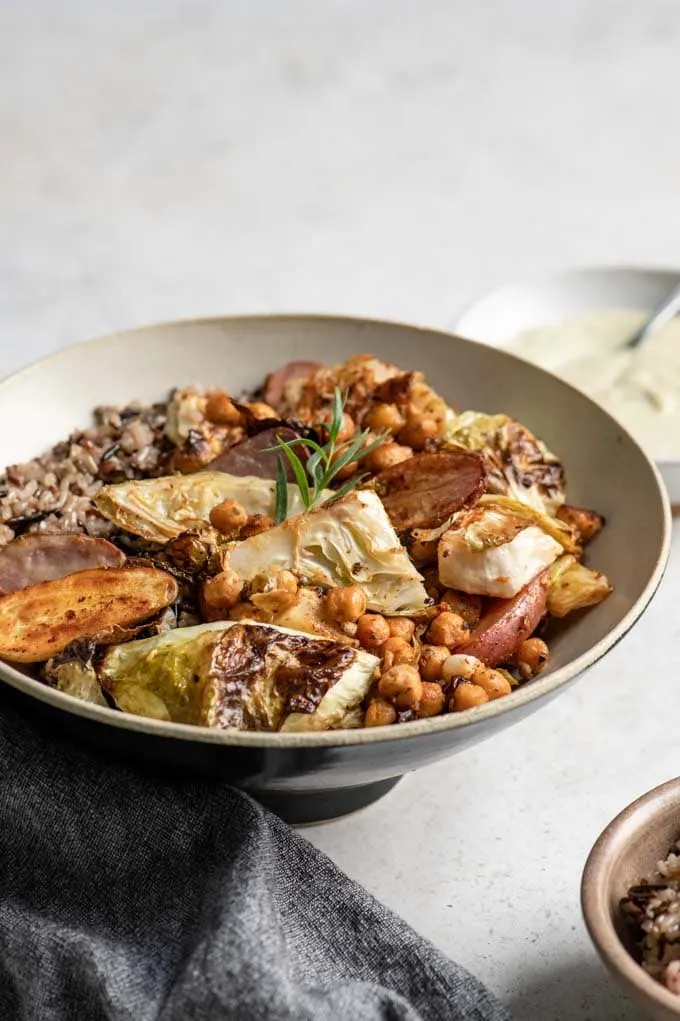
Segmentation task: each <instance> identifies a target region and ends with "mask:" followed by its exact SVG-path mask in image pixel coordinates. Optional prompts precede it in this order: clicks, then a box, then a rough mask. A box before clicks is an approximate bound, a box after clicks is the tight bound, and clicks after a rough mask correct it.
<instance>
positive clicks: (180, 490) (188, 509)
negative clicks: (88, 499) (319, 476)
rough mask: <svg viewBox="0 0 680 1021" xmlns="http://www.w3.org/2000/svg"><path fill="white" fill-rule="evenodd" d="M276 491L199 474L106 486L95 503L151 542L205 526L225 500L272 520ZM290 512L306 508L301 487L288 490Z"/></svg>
mask: <svg viewBox="0 0 680 1021" xmlns="http://www.w3.org/2000/svg"><path fill="white" fill-rule="evenodd" d="M275 490H276V483H275V482H274V481H273V480H271V479H260V478H256V477H255V476H253V475H242V476H237V475H229V474H227V473H226V472H219V471H217V472H196V473H195V474H193V475H167V476H164V477H163V478H159V479H142V480H141V481H134V482H121V483H120V484H119V485H114V486H105V487H104V488H103V489H101V490H100V491H99V493H98V494H97V496H96V497H95V503H96V504H97V508H98V509H99V511H100V512H101V513H102V514H103V515H104V516H105V517H107V518H108V519H109V520H110V521H113V522H114V524H116V525H118V526H119V527H120V528H124V529H125V530H126V531H128V532H134V534H135V535H140V536H142V538H144V539H148V540H149V541H151V542H167V541H168V540H169V539H174V538H176V537H177V536H178V535H180V534H181V533H182V532H185V531H187V530H188V529H191V528H192V527H195V526H196V525H201V524H205V522H207V521H208V520H209V518H210V511H211V510H212V509H213V507H215V506H217V504H218V503H221V502H222V501H223V500H238V502H239V503H240V504H241V505H242V506H243V507H244V509H245V510H246V512H247V513H248V514H267V515H270V516H273V514H274V506H275ZM327 495H328V496H330V495H331V494H330V493H329V494H327ZM326 498H327V496H326ZM288 508H289V511H288V512H289V514H299V513H300V512H301V511H302V510H303V506H302V501H301V499H300V493H299V490H298V488H297V486H293V485H289V486H288Z"/></svg>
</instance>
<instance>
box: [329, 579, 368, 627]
mask: <svg viewBox="0 0 680 1021" xmlns="http://www.w3.org/2000/svg"><path fill="white" fill-rule="evenodd" d="M325 602H326V613H327V614H328V616H329V617H330V618H331V620H336V621H337V622H338V624H344V623H345V622H347V621H352V622H354V621H357V620H359V617H361V616H362V614H364V613H366V595H365V593H364V591H363V589H361V588H360V587H359V586H358V585H345V586H343V587H342V588H332V589H331V590H330V591H329V592H328V593H327V594H326V601H325Z"/></svg>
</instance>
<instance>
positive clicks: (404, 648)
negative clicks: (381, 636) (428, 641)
mask: <svg viewBox="0 0 680 1021" xmlns="http://www.w3.org/2000/svg"><path fill="white" fill-rule="evenodd" d="M380 656H381V659H382V661H383V663H384V664H385V666H386V667H387V668H389V667H392V666H395V665H396V664H398V663H413V662H414V660H415V658H416V650H415V649H414V648H413V646H412V645H409V643H408V642H406V641H404V639H403V638H388V639H387V641H386V642H383V644H382V645H381V646H380Z"/></svg>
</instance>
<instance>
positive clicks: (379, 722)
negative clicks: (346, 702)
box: [364, 698, 397, 727]
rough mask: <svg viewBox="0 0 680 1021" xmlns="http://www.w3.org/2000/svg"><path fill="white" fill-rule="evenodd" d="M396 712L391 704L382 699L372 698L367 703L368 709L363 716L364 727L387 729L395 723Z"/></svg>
mask: <svg viewBox="0 0 680 1021" xmlns="http://www.w3.org/2000/svg"><path fill="white" fill-rule="evenodd" d="M396 719H397V710H396V709H395V708H394V706H393V705H392V703H391V702H388V701H387V700H386V699H384V698H374V699H372V700H371V701H370V702H369V703H368V709H367V710H366V715H365V716H364V726H365V727H388V726H389V725H390V724H391V723H395V722H396Z"/></svg>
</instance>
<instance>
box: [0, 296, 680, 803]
mask: <svg viewBox="0 0 680 1021" xmlns="http://www.w3.org/2000/svg"><path fill="white" fill-rule="evenodd" d="M359 352H373V353H374V354H376V355H378V356H379V357H382V358H385V359H387V360H390V361H393V362H395V363H397V364H398V365H400V366H403V367H404V368H407V369H420V370H423V371H424V372H425V373H426V375H427V377H428V378H429V379H430V381H431V382H432V383H433V385H434V386H435V387H436V388H437V390H439V392H440V393H441V394H442V395H443V396H444V397H445V398H447V399H448V400H450V402H451V403H452V404H454V405H458V406H465V407H470V408H481V409H488V410H489V411H494V410H496V411H501V410H502V411H505V412H507V413H508V414H510V415H513V416H515V417H517V418H518V419H520V420H521V421H522V422H524V423H526V425H527V426H529V428H531V429H532V430H534V431H535V432H536V433H538V435H539V436H541V437H542V438H543V439H544V440H545V442H546V443H547V444H548V445H549V446H550V447H551V448H552V449H553V450H555V451H558V452H559V454H560V456H561V457H562V460H563V461H564V463H565V465H566V468H567V472H568V476H569V497H570V500H571V502H573V503H576V504H580V505H582V506H587V507H594V508H597V509H598V510H599V511H600V512H601V513H603V514H604V515H606V518H607V527H606V528H605V529H604V530H603V532H602V533H601V534H600V535H599V536H598V537H597V539H596V540H595V542H594V543H593V545H592V547H591V552H590V554H589V555H590V559H591V561H592V563H593V564H596V565H597V566H598V567H599V568H600V569H601V570H603V571H605V572H606V573H607V574H608V575H609V576H610V578H611V579H612V581H613V584H614V585H615V591H614V592H613V594H612V595H611V597H610V598H609V599H607V600H606V601H605V602H604V603H603V604H601V605H600V606H598V607H595V608H594V609H593V610H592V611H590V612H588V613H584V614H579V615H577V617H576V618H575V619H573V620H571V621H568V622H567V624H566V626H563V627H561V628H560V629H559V632H558V633H556V634H555V636H554V637H553V638H552V639H551V661H550V667H549V669H548V670H547V671H546V672H545V674H542V675H541V676H540V677H539V678H537V679H536V680H534V681H532V682H531V683H529V684H527V685H525V686H523V687H521V688H520V689H518V690H517V691H516V692H514V693H513V694H512V695H510V696H508V697H507V698H504V699H499V700H497V701H494V702H490V703H488V704H487V705H484V706H481V707H479V708H477V709H474V710H471V711H469V712H466V713H460V714H455V715H447V716H440V717H435V718H432V719H429V720H419V721H415V722H413V723H408V724H402V725H399V726H394V727H385V728H375V729H369V730H351V731H344V732H339V731H336V732H330V733H322V734H287V735H283V734H269V733H257V734H255V733H241V732H228V731H220V730H209V729H207V728H206V729H203V728H196V727H190V726H186V725H182V724H172V723H165V722H159V721H154V720H149V719H144V718H141V717H136V716H131V715H127V714H124V713H117V712H114V711H112V710H108V709H105V708H100V707H96V706H91V705H87V704H85V703H83V702H79V701H77V700H75V699H73V698H71V697H69V696H68V695H65V694H62V693H60V692H58V691H54V690H52V689H50V688H48V687H46V686H45V685H43V684H40V683H39V682H38V681H36V680H33V679H31V678H29V677H26V676H25V675H24V674H23V673H21V672H20V671H19V670H17V669H14V668H13V667H12V666H10V665H8V664H0V678H1V679H2V681H4V682H5V684H4V685H0V688H3V689H4V697H5V698H9V697H11V698H12V700H13V701H14V702H16V703H17V704H19V705H20V706H21V707H23V709H24V711H27V712H31V713H33V715H34V716H35V715H37V714H40V715H42V716H43V717H47V719H46V720H45V724H46V725H47V726H49V727H50V730H51V731H52V732H55V730H56V732H58V733H64V732H66V731H69V732H70V733H71V734H72V735H75V736H76V737H77V738H79V739H81V740H83V741H87V742H89V743H90V744H91V745H94V746H95V747H97V748H100V749H104V750H106V752H107V753H109V754H110V753H117V754H120V755H123V756H127V757H131V758H134V759H137V760H144V761H147V762H149V763H151V764H153V765H154V766H155V767H156V768H162V769H164V770H168V769H174V770H178V771H180V772H198V773H201V774H203V775H208V776H213V777H224V778H227V779H228V780H229V781H231V782H232V783H235V784H238V785H240V786H242V787H244V788H246V789H248V790H249V791H251V792H253V793H254V794H255V795H256V796H257V797H258V798H260V799H261V800H263V801H265V802H266V803H268V804H269V805H271V806H272V807H273V808H275V809H276V810H277V811H279V812H280V813H281V814H282V815H284V816H286V817H287V818H288V819H290V820H292V821H310V820H313V819H320V818H325V817H330V816H337V815H341V814H343V813H344V812H347V811H351V810H352V809H355V808H359V807H361V806H362V805H365V804H367V803H369V802H370V801H372V800H374V799H375V798H376V797H379V796H380V795H381V794H383V793H385V792H386V791H387V790H388V789H389V788H390V787H391V786H393V785H394V784H395V783H396V782H397V779H398V778H399V777H400V776H401V775H402V774H403V773H404V772H406V771H408V770H412V769H415V768H417V767H418V766H422V765H426V764H428V763H431V762H434V761H436V760H437V759H441V758H443V757H445V756H447V755H451V754H452V753H453V752H456V751H459V750H461V749H463V748H465V747H467V746H469V745H471V744H474V743H475V742H477V741H480V740H481V739H482V738H486V737H490V736H492V735H493V734H494V733H496V732H497V731H499V730H501V729H503V728H504V727H507V726H509V725H510V724H511V723H515V722H517V721H518V720H520V719H522V718H523V717H525V716H526V715H528V714H529V713H531V712H533V711H534V710H536V709H538V708H539V706H541V705H542V704H544V703H545V702H546V701H547V700H548V699H549V698H552V697H554V696H555V695H557V693H558V692H559V691H561V689H562V688H563V687H564V686H565V685H566V684H567V683H569V682H570V681H573V680H574V678H576V677H577V676H578V675H579V674H581V673H583V671H584V670H586V669H587V668H588V667H590V666H591V665H592V664H593V663H594V662H596V660H598V659H599V658H600V657H601V656H603V655H604V654H605V653H606V652H607V650H608V649H610V648H611V647H612V646H613V645H614V644H615V643H616V642H618V641H619V640H620V639H621V638H622V637H623V635H624V634H625V633H626V632H627V631H628V630H629V628H631V627H632V626H633V624H634V623H635V621H636V620H637V618H638V617H639V616H640V614H641V613H642V611H643V610H644V608H645V607H646V605H647V603H648V602H649V600H650V599H651V597H652V595H653V593H654V591H655V589H656V587H657V585H658V584H659V581H660V579H661V576H662V573H663V570H664V567H665V563H666V558H667V554H668V545H669V528H670V526H669V521H670V514H669V509H668V503H667V500H666V497H665V494H664V492H663V487H662V485H661V483H660V479H659V477H658V474H657V472H656V469H655V468H654V466H653V465H652V464H651V463H650V461H649V460H648V458H647V457H646V456H645V454H644V453H643V452H642V451H641V449H640V448H639V447H638V446H637V444H636V443H635V442H634V441H633V440H632V439H631V438H630V436H629V435H628V434H627V433H626V432H625V430H624V429H622V428H621V427H620V426H619V425H618V424H617V423H616V422H614V420H613V419H611V418H610V417H609V416H608V415H607V414H606V413H605V412H603V411H602V410H601V409H600V408H598V407H597V405H595V404H593V403H592V402H591V401H590V400H588V399H587V398H586V397H584V396H583V395H582V394H580V393H578V391H576V390H574V389H572V388H570V387H569V386H566V385H565V384H564V383H562V382H560V381H559V380H557V379H555V378H554V377H552V376H550V375H548V374H546V373H545V372H543V371H541V370H540V369H538V368H536V367H534V366H532V365H529V364H528V363H526V362H523V361H521V360H519V359H517V358H513V357H512V356H510V355H508V354H506V353H504V352H503V351H499V350H495V349H493V348H490V347H485V346H484V345H481V344H475V343H472V342H470V341H467V340H462V339H461V338H459V337H453V336H450V335H447V334H443V333H438V332H434V331H431V330H425V329H418V328H416V327H411V326H403V325H396V324H392V323H384V322H375V321H368V320H363V319H340V318H330V317H318V316H271V317H266V316H263V317H243V318H230V319H229V318H225V319H212V320H204V321H196V322H180V323H168V324H166V325H161V326H152V327H148V328H145V329H141V330H131V331H128V332H124V333H118V334H115V335H114V336H111V337H107V338H104V339H101V340H98V341H94V342H91V343H89V344H84V345H80V346H77V347H73V348H70V349H67V350H65V351H62V352H60V353H59V354H57V355H54V356H53V357H51V358H48V359H46V360H44V361H42V362H39V363H38V364H36V365H33V366H31V367H29V368H28V369H25V370H23V371H22V372H19V373H17V374H16V375H14V376H12V377H10V378H9V379H7V380H5V382H4V383H2V384H0V465H4V464H9V463H13V462H17V461H23V460H26V459H27V458H30V457H32V456H35V455H36V453H38V452H40V451H42V450H44V449H45V448H48V447H50V446H51V445H53V444H54V443H55V442H56V441H58V440H60V439H62V438H63V437H65V436H68V434H69V432H70V431H71V430H72V429H73V428H74V427H75V426H77V425H83V424H86V423H87V422H88V421H89V416H90V414H91V410H92V408H93V406H94V405H96V404H100V403H105V404H118V403H120V404H123V403H126V402H128V401H130V400H131V399H134V398H138V399H140V400H142V401H151V400H154V399H159V398H162V397H163V396H164V395H165V394H166V393H167V392H168V390H169V389H170V388H171V387H173V386H175V385H178V384H182V385H186V384H189V383H192V382H195V383H204V384H209V385H211V386H224V387H227V388H229V389H231V390H235V391H237V392H238V391H239V390H240V389H241V387H249V386H253V385H255V384H258V383H259V382H260V381H261V380H262V378H263V377H264V375H265V374H266V373H267V372H268V371H269V370H271V369H272V368H274V367H276V366H279V365H282V364H283V363H285V362H287V361H289V360H291V359H305V358H313V359H315V360H319V361H324V362H331V363H332V362H337V361H340V360H343V359H345V358H347V357H349V356H350V355H352V354H356V353H359ZM640 522H644V527H640Z"/></svg>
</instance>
